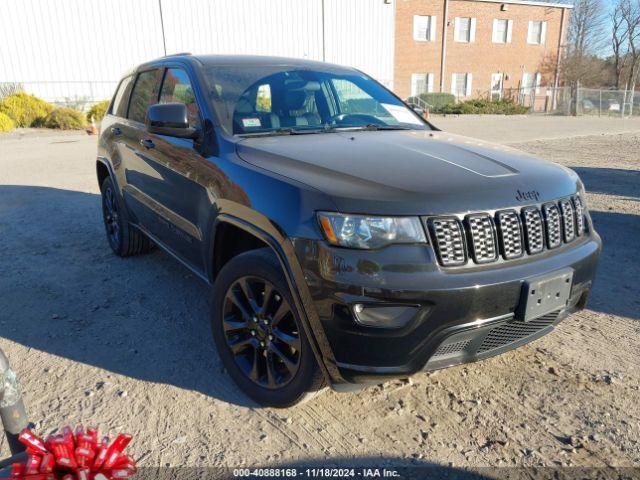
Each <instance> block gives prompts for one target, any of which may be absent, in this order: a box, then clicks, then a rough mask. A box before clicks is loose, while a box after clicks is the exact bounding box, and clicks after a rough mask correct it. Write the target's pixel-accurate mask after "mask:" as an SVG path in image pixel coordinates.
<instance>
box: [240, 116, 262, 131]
mask: <svg viewBox="0 0 640 480" xmlns="http://www.w3.org/2000/svg"><path fill="white" fill-rule="evenodd" d="M242 126H243V127H245V128H247V127H261V126H262V125H261V123H260V119H259V118H255V117H252V118H243V119H242Z"/></svg>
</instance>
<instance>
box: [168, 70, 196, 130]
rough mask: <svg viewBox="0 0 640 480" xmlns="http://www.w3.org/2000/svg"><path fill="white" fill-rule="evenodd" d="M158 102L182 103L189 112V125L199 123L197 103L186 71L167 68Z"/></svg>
mask: <svg viewBox="0 0 640 480" xmlns="http://www.w3.org/2000/svg"><path fill="white" fill-rule="evenodd" d="M160 103H184V104H185V105H186V106H187V111H188V112H189V126H190V127H197V126H198V124H199V116H198V104H197V103H196V97H195V95H194V93H193V88H192V87H191V82H190V81H189V77H188V76H187V72H185V71H184V70H182V69H180V68H169V69H168V70H167V73H165V75H164V81H163V82H162V90H161V91H160Z"/></svg>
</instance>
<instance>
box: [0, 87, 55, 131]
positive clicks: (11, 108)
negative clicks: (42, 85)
mask: <svg viewBox="0 0 640 480" xmlns="http://www.w3.org/2000/svg"><path fill="white" fill-rule="evenodd" d="M52 110H53V105H51V104H49V103H47V102H45V101H44V100H41V99H39V98H38V97H35V96H33V95H29V94H28V93H22V92H20V93H14V94H13V95H9V96H8V97H5V98H3V99H2V101H0V112H2V113H4V114H6V115H7V116H9V117H10V118H11V119H12V120H13V121H14V123H15V124H16V126H17V127H41V126H42V123H43V121H44V119H45V117H46V116H47V115H49V114H50V113H51V111H52Z"/></svg>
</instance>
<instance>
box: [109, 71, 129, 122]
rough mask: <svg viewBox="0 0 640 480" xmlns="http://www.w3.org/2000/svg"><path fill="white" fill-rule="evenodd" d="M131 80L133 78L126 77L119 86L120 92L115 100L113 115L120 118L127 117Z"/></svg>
mask: <svg viewBox="0 0 640 480" xmlns="http://www.w3.org/2000/svg"><path fill="white" fill-rule="evenodd" d="M131 80H133V76H132V75H130V76H128V77H125V78H123V79H122V81H121V82H120V85H119V86H118V91H117V92H116V96H115V97H114V99H113V105H112V106H111V114H112V115H117V116H119V117H126V116H127V100H128V99H129V91H130V90H131Z"/></svg>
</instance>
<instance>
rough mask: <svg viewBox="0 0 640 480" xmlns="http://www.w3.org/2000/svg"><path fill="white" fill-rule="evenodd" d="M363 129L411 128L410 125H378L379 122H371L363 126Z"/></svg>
mask: <svg viewBox="0 0 640 480" xmlns="http://www.w3.org/2000/svg"><path fill="white" fill-rule="evenodd" d="M362 130H373V131H375V130H411V129H410V128H409V127H402V126H400V125H378V124H377V123H369V124H367V125H365V126H364V127H362Z"/></svg>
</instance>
